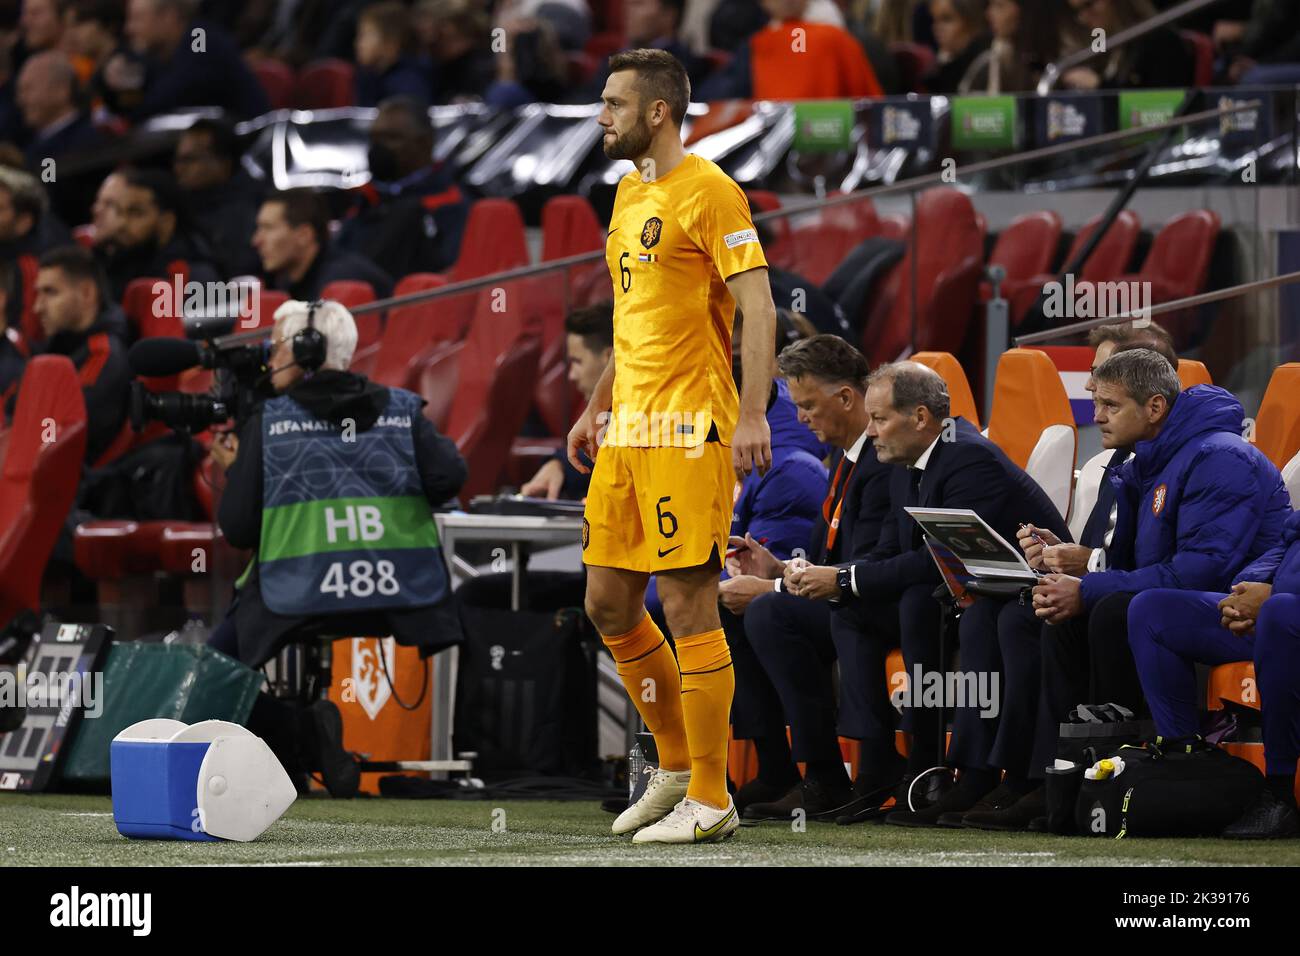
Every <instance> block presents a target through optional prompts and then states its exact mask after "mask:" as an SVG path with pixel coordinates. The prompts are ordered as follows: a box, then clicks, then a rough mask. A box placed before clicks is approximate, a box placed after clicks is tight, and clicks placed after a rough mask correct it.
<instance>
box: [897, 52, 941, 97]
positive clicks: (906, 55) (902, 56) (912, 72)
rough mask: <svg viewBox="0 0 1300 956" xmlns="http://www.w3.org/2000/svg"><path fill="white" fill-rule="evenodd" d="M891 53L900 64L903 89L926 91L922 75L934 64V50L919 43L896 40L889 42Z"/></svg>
mask: <svg viewBox="0 0 1300 956" xmlns="http://www.w3.org/2000/svg"><path fill="white" fill-rule="evenodd" d="M889 53H890V55H891V56H893V58H894V62H895V63H896V64H897V65H898V75H899V77H900V78H901V79H902V81H903V90H904V91H905V92H911V93H923V92H925V87H924V85H923V84H922V83H921V77H923V76H925V74H927V73H929V72H930V68H931V67H933V66H934V51H933V50H931V49H930V48H929V47H927V46H922V45H921V44H919V43H902V42H895V43H891V44H889Z"/></svg>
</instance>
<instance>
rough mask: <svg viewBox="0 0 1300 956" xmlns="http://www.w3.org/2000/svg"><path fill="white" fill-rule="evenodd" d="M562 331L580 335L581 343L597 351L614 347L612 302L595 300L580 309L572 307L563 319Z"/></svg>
mask: <svg viewBox="0 0 1300 956" xmlns="http://www.w3.org/2000/svg"><path fill="white" fill-rule="evenodd" d="M564 331H565V332H567V333H569V334H570V335H581V336H582V344H583V345H585V346H587V348H589V349H591V351H593V352H596V353H599V352H600V351H601V350H602V349H612V348H613V347H614V303H613V302H597V303H596V304H595V305H589V306H587V307H585V308H582V309H574V310H573V311H572V312H570V313H569V314H568V315H567V316H565V319H564Z"/></svg>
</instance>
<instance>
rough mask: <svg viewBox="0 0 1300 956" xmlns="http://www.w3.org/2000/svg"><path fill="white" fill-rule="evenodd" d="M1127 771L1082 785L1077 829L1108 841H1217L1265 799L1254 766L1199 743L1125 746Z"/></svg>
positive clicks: (1123, 757)
mask: <svg viewBox="0 0 1300 956" xmlns="http://www.w3.org/2000/svg"><path fill="white" fill-rule="evenodd" d="M1112 756H1113V758H1117V759H1118V760H1122V761H1123V764H1124V766H1123V770H1122V771H1120V772H1117V773H1114V774H1112V775H1110V776H1108V777H1105V778H1104V779H1100V780H1086V779H1085V780H1084V781H1083V782H1082V784H1081V785H1080V787H1079V797H1078V800H1077V802H1076V803H1075V808H1074V822H1075V826H1076V828H1077V832H1078V833H1081V834H1085V835H1088V836H1109V837H1115V838H1120V837H1130V836H1133V837H1173V836H1179V837H1188V836H1218V835H1219V834H1220V833H1222V832H1223V830H1224V828H1225V827H1227V826H1228V825H1229V824H1231V823H1232V822H1233V821H1235V820H1237V819H1238V818H1239V817H1240V816H1241V815H1242V814H1243V813H1245V812H1246V810H1247V809H1248V808H1249V807H1250V805H1251V804H1252V803H1254V802H1255V800H1256V799H1257V798H1258V797H1259V793H1260V791H1261V790H1262V789H1263V787H1264V776H1263V774H1261V773H1260V772H1259V770H1258V769H1257V768H1256V767H1255V766H1254V765H1253V764H1251V763H1249V762H1248V761H1245V760H1242V759H1241V758H1240V757H1234V756H1232V754H1230V753H1228V752H1227V751H1226V750H1223V749H1222V748H1220V747H1215V746H1213V745H1210V744H1205V743H1200V744H1198V745H1194V746H1193V747H1191V748H1187V747H1183V748H1181V749H1179V750H1176V751H1175V750H1172V749H1165V750H1162V749H1161V748H1159V747H1158V746H1157V745H1155V744H1153V743H1148V744H1147V745H1146V746H1145V747H1121V748H1120V749H1119V750H1118V751H1117V752H1116V753H1115V754H1113V755H1112Z"/></svg>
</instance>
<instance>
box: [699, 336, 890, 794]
mask: <svg viewBox="0 0 1300 956" xmlns="http://www.w3.org/2000/svg"><path fill="white" fill-rule="evenodd" d="M777 365H778V368H779V369H780V372H781V374H782V375H783V376H785V379H786V383H787V385H788V387H789V390H790V397H791V399H792V400H793V401H794V403H795V406H796V408H798V410H799V411H798V414H799V420H800V421H801V422H803V424H805V425H806V426H807V427H808V428H810V429H811V430H812V431H813V433H814V434H815V435H816V436H817V438H818V439H819V440H820V441H824V442H826V443H828V444H831V445H833V446H835V447H836V448H837V449H838V451H837V452H836V453H835V454H834V455H833V456H832V458H831V462H830V472H831V484H830V490H829V492H828V493H827V495H826V498H825V500H824V502H823V504H822V512H821V518H820V519H819V520H818V522H817V523H816V525H815V526H814V528H813V532H812V538H811V541H810V548H809V552H808V555H809V556H811V557H812V559H813V560H814V561H816V562H817V563H819V564H820V563H824V562H837V561H850V560H852V559H853V558H855V557H857V556H859V555H864V554H866V553H867V552H868V551H870V550H871V549H872V548H873V547H874V546H875V543H876V539H877V537H878V536H879V534H880V526H881V522H882V520H884V518H885V513H886V509H887V507H888V492H887V486H888V478H889V472H890V469H889V468H888V467H886V466H885V465H882V464H881V463H880V462H879V461H877V460H876V456H875V453H874V451H873V450H872V448H871V444H870V442H868V440H867V413H866V407H865V394H866V379H867V374H868V371H869V366H868V365H867V360H866V358H865V357H864V356H863V355H862V353H861V352H859V351H858V350H857V349H855V348H854V347H853V346H851V345H849V344H848V343H847V342H845V341H844V340H843V339H841V338H839V337H838V336H834V335H816V336H813V337H812V338H810V339H805V340H804V341H802V342H797V343H795V344H794V345H791V346H788V347H787V348H785V349H784V350H783V351H782V352H781V354H780V356H779V357H778V359H777ZM733 544H734V545H735V546H736V552H735V571H736V572H738V573H734V574H733V576H732V577H731V579H730V580H728V581H726V582H724V584H723V586H722V591H723V603H724V605H726V606H727V608H728V610H731V611H733V612H734V613H743V615H744V634H745V637H746V638H747V639H748V642H749V644H750V645H751V647H752V648H753V650H754V654H755V656H756V657H757V658H758V660H759V662H760V664H761V666H762V669H763V671H764V673H765V674H766V675H767V677H768V678H769V679H770V681H771V683H772V684H773V686H774V687H775V688H776V693H777V696H778V697H779V698H780V701H781V706H782V709H783V710H784V711H785V719H786V722H788V723H789V725H790V729H791V739H792V743H793V747H792V751H791V756H792V758H793V760H794V761H797V762H801V763H804V764H805V765H806V771H805V773H804V776H803V778H802V779H801V780H799V781H798V783H797V784H796V785H795V786H794V787H793V788H791V787H789V786H786V787H784V788H781V789H780V790H778V791H777V792H773V788H772V786H771V783H770V782H769V781H765V780H763V779H762V778H761V777H760V778H759V779H758V780H756V781H753V782H751V783H750V784H746V786H745V787H742V788H741V792H740V793H738V794H737V795H736V801H737V804H738V805H739V804H740V803H746V804H748V806H747V807H746V809H745V811H744V813H745V816H746V817H749V818H751V819H752V818H758V819H763V818H769V817H778V818H784V819H789V818H790V814H791V813H792V812H793V811H794V810H797V809H803V810H804V811H805V812H806V813H807V814H808V816H809V817H810V818H817V817H824V816H826V815H828V814H831V813H833V812H834V811H835V810H836V809H837V808H839V807H841V806H842V805H844V804H845V803H847V802H848V801H849V800H850V799H851V797H852V792H851V787H850V782H849V778H848V774H846V773H845V771H844V761H843V758H842V757H841V755H840V749H839V743H838V741H837V739H836V729H837V728H836V708H835V696H834V691H833V688H832V686H831V679H830V678H831V675H830V666H831V664H832V663H833V662H834V661H835V659H836V658H837V657H838V658H839V659H840V668H841V670H843V669H845V668H846V667H854V666H857V665H856V663H855V661H856V654H857V652H858V649H859V648H858V642H857V641H855V640H854V639H853V637H852V635H853V633H854V629H853V621H852V620H851V619H852V617H853V615H854V613H855V611H854V609H852V608H833V607H832V606H831V603H832V602H830V601H827V600H809V599H808V598H805V597H801V596H796V595H793V594H789V593H786V592H785V582H784V580H783V578H784V577H785V571H786V568H787V567H789V566H790V564H792V563H793V562H796V561H801V562H803V563H806V562H807V558H806V557H802V558H801V557H798V556H796V557H793V558H791V560H790V561H781V560H779V559H778V558H776V557H775V556H774V555H773V554H772V553H771V552H770V551H769V550H768V549H767V548H764V547H763V546H762V545H761V544H759V543H758V542H757V541H755V540H754V539H753V538H752V537H750V536H749V535H746V536H745V538H743V539H733ZM729 570H731V567H730V565H729ZM832 597H833V595H832ZM882 672H883V663H882V665H881V669H880V670H878V671H877V676H879V674H880V673H882ZM888 710H889V703H888V700H885V702H884V709H883V710H880V709H878V710H877V712H876V713H870V712H867V711H865V710H864V709H863V706H862V701H861V699H860V698H852V699H846V700H843V701H842V702H841V706H840V709H839V728H838V730H839V733H842V734H844V735H846V736H852V737H869V736H872V735H873V734H874V733H875V731H876V729H877V728H878V727H879V726H880V724H881V723H882V721H884V722H891V721H892V717H891V714H890V713H889V712H888ZM889 732H890V733H891V734H892V723H891V725H890V730H889ZM781 736H782V737H784V733H783V732H782V734H781ZM762 763H764V764H771V763H772V761H763V762H762Z"/></svg>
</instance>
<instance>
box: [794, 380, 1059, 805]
mask: <svg viewBox="0 0 1300 956" xmlns="http://www.w3.org/2000/svg"><path fill="white" fill-rule="evenodd" d="M866 401H867V409H868V412H869V416H870V417H869V425H868V428H867V434H868V436H869V437H870V438H871V440H872V442H873V444H874V446H875V450H876V455H877V457H878V458H879V459H880V461H882V462H885V463H888V464H891V465H894V466H895V467H894V468H893V469H892V474H891V476H890V513H889V515H888V516H887V517H886V519H885V521H884V525H883V527H882V530H881V534H880V540H879V541H878V542H877V544H876V546H875V548H873V549H872V550H871V552H870V553H869V554H867V555H865V556H864V557H861V558H857V559H855V560H853V561H851V562H842V563H840V564H838V566H836V565H834V564H832V565H829V566H820V567H813V566H809V567H799V566H792V567H790V568H788V569H787V571H786V579H787V583H788V586H789V588H790V590H791V591H793V592H794V593H795V594H798V595H801V596H807V597H819V596H828V595H834V596H837V597H839V598H840V600H842V601H844V602H845V603H846V604H850V605H852V606H853V607H854V608H855V609H856V612H857V620H858V626H857V627H856V628H855V629H854V633H853V635H852V640H853V646H854V648H855V655H854V656H853V657H850V658H849V660H850V661H852V662H853V664H852V665H850V666H846V664H845V658H843V657H842V658H841V660H840V685H841V686H840V698H841V701H845V700H854V699H856V700H858V701H860V702H861V704H860V706H861V707H862V709H863V710H864V711H866V712H869V713H873V714H876V713H886V712H887V710H886V708H888V707H889V706H890V705H889V697H888V694H889V691H888V688H887V687H886V686H885V680H884V662H885V656H886V653H887V651H888V649H889V648H890V647H891V646H893V645H895V644H899V643H901V645H902V649H903V660H904V663H905V665H906V669H907V672H908V674H914V673H915V671H916V668H918V667H919V668H920V669H921V670H922V671H923V672H926V673H942V672H944V671H946V670H947V662H946V661H941V660H940V659H939V626H940V614H941V607H940V604H939V602H938V601H937V600H935V598H934V592H935V589H936V587H937V586H939V585H940V583H941V578H940V575H939V571H938V568H937V567H936V565H935V562H934V559H933V558H932V557H931V555H930V553H929V550H928V549H927V548H926V546H925V543H924V541H923V539H922V535H921V529H920V526H919V525H918V524H917V523H916V522H915V521H914V520H913V519H912V517H911V516H910V515H908V514H907V512H906V511H904V510H903V509H904V508H905V507H908V506H918V507H928V508H969V509H972V510H973V511H975V512H976V513H977V514H979V515H980V517H981V518H983V519H984V520H985V521H986V522H987V523H988V524H989V526H990V527H992V528H993V529H994V530H996V531H997V532H998V533H999V534H1000V535H1002V537H1004V538H1006V539H1007V540H1011V539H1013V538H1014V537H1015V533H1016V528H1017V527H1018V526H1019V524H1020V523H1021V522H1026V521H1029V522H1033V523H1034V524H1036V525H1039V526H1043V527H1047V528H1050V529H1051V530H1052V531H1053V532H1054V533H1055V534H1056V535H1057V536H1058V537H1059V538H1061V540H1069V530H1068V529H1067V528H1066V525H1065V521H1064V519H1063V518H1062V517H1061V515H1060V513H1059V512H1058V511H1057V510H1056V507H1055V505H1053V504H1052V502H1051V500H1050V499H1049V498H1048V497H1047V494H1046V493H1045V492H1044V491H1043V490H1042V489H1041V488H1040V487H1039V486H1038V485H1037V484H1036V483H1035V482H1034V480H1033V479H1032V478H1030V477H1029V476H1028V475H1027V474H1025V472H1024V471H1023V470H1021V469H1020V468H1018V467H1017V466H1016V465H1015V463H1013V462H1012V461H1011V459H1009V458H1008V457H1007V456H1006V454H1005V453H1004V452H1003V451H1002V450H1001V449H1000V448H998V447H997V446H996V445H995V444H993V443H992V442H990V441H989V440H988V439H987V438H985V437H984V436H983V435H981V434H980V433H979V431H978V430H977V429H976V428H975V426H974V425H972V424H971V423H970V422H968V421H966V420H965V419H964V418H952V417H950V414H951V412H950V406H949V398H948V387H947V385H946V384H945V383H944V380H943V379H942V378H941V377H940V376H939V375H938V373H936V372H935V371H934V370H932V369H930V368H927V367H925V366H923V365H919V364H917V363H915V362H895V363H891V364H888V365H882V366H881V367H880V368H878V369H877V370H876V371H875V372H873V373H872V375H871V378H870V379H869V380H868V388H867V396H866ZM962 667H963V669H969V670H975V669H989V668H996V661H989V662H983V663H982V664H980V665H977V666H972V662H969V661H962ZM918 697H919V695H918ZM941 714H942V712H941V709H940V708H937V707H927V706H925V705H924V704H923V702H922V701H920V700H912V701H911V702H910V703H909V704H907V705H906V706H904V708H903V720H904V725H903V726H904V729H907V730H910V731H911V734H912V739H911V747H910V751H909V756H908V759H907V764H906V766H905V767H904V766H902V765H901V764H900V762H899V761H898V759H897V757H896V756H895V754H894V728H893V726H892V725H888V724H885V725H880V726H875V725H873V726H871V727H869V728H863V733H862V754H863V760H864V762H866V763H868V764H871V765H873V766H875V767H878V768H883V769H879V770H876V771H874V773H875V774H876V776H875V779H874V780H872V781H871V783H873V784H874V786H873V787H872V788H871V789H866V788H865V787H862V788H859V790H860V791H861V792H860V795H859V796H858V797H857V799H856V800H855V801H854V802H853V803H852V804H850V805H849V806H848V807H847V808H846V809H845V812H844V813H843V814H842V815H841V816H840V817H839V820H840V821H841V822H844V823H852V822H857V821H859V820H866V819H871V818H873V817H874V816H877V815H878V814H879V812H880V807H881V804H882V803H883V802H884V801H885V800H886V799H887V798H888V797H889V796H894V795H895V792H896V790H897V788H898V786H899V785H900V784H903V783H905V782H906V781H909V780H910V779H911V778H913V777H914V776H915V775H916V774H918V773H920V772H921V771H923V770H925V769H927V768H929V767H933V766H935V765H936V764H939V763H941V762H943V758H944V755H943V753H942V750H941V747H942V745H941V743H940V740H939V735H940V731H941V724H940V721H941V719H942V717H941ZM954 720H955V723H954V734H953V742H952V747H951V748H950V754H949V759H950V762H951V763H952V764H953V765H954V766H956V767H958V768H961V769H963V770H967V769H968V768H971V767H975V766H979V757H978V752H979V751H980V750H981V749H982V748H983V746H984V744H983V738H984V736H985V735H986V734H987V733H988V730H987V729H986V728H983V727H981V726H980V725H981V724H983V723H989V722H988V721H985V720H984V719H983V718H980V717H979V709H978V708H966V709H959V710H958V712H957V714H956V715H955V718H954ZM966 777H967V774H963V778H966ZM977 777H978V774H977V775H974V776H972V777H971V778H970V779H969V780H968V783H967V785H966V786H962V785H960V784H959V785H958V787H956V788H955V789H954V790H952V791H951V792H950V794H949V795H948V796H946V797H945V798H944V801H941V806H942V809H941V810H939V811H938V812H940V813H942V812H949V811H956V810H960V809H962V804H963V803H965V804H966V806H970V805H973V804H974V802H975V800H976V799H978V798H979V797H980V796H981V795H982V794H981V793H978V792H975V791H977V790H979V789H980V787H982V786H983V784H984V782H985V781H983V780H980V779H976V778H977ZM966 801H969V803H966ZM903 812H905V811H896V813H903ZM894 822H905V818H902V817H900V818H898V819H896V820H895V821H894Z"/></svg>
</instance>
